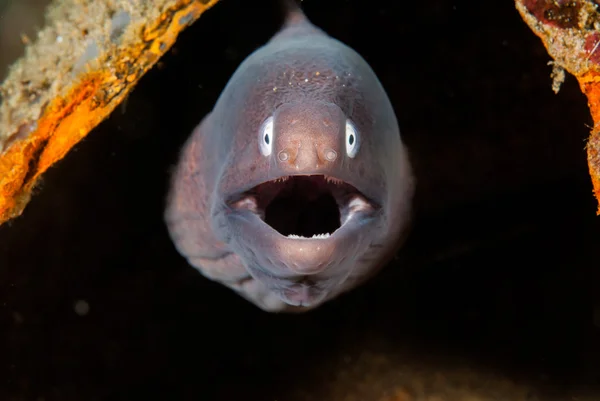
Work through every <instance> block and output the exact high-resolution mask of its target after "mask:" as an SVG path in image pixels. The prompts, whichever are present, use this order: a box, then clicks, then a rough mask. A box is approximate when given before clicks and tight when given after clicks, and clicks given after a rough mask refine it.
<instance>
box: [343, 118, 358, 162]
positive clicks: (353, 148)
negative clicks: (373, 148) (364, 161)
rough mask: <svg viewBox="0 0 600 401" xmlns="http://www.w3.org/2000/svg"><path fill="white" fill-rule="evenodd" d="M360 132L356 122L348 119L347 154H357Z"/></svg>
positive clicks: (351, 155) (349, 155)
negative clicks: (355, 124) (355, 125)
mask: <svg viewBox="0 0 600 401" xmlns="http://www.w3.org/2000/svg"><path fill="white" fill-rule="evenodd" d="M358 147H359V146H358V133H357V132H356V128H355V127H354V124H352V122H350V120H346V154H347V155H348V157H351V158H352V157H354V156H356V152H358Z"/></svg>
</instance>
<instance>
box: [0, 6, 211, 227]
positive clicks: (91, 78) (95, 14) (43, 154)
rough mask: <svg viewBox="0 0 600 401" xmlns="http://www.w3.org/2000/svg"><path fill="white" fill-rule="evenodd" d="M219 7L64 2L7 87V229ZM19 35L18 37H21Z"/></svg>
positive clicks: (2, 173)
mask: <svg viewBox="0 0 600 401" xmlns="http://www.w3.org/2000/svg"><path fill="white" fill-rule="evenodd" d="M216 1H217V0H156V1H151V2H147V1H141V0H106V1H98V0H84V1H81V0H57V1H56V2H54V3H52V4H51V6H50V8H49V11H48V15H47V22H46V24H45V27H44V28H42V29H41V30H40V31H39V32H38V34H37V37H36V38H35V39H33V41H32V43H31V44H30V45H29V46H27V48H26V49H25V55H24V56H23V57H22V58H21V59H19V60H18V61H17V62H16V63H14V64H13V65H12V66H11V68H10V70H9V73H8V76H7V78H6V79H5V80H4V82H3V83H2V84H1V85H0V224H1V223H3V222H4V221H6V220H7V219H9V218H11V217H13V216H15V215H19V214H20V213H21V212H22V211H23V208H24V207H25V205H26V204H27V202H28V201H29V198H30V195H31V190H32V188H33V187H34V185H35V184H36V183H37V179H38V178H39V177H40V175H41V174H43V173H44V172H45V171H46V170H47V169H48V168H49V167H50V166H51V165H52V164H53V163H54V162H56V161H57V160H60V159H61V158H62V157H64V155H65V154H66V153H67V152H68V151H69V150H70V149H71V148H72V146H73V145H75V144H76V143H77V142H78V141H80V140H81V139H82V138H83V137H84V136H85V135H87V134H88V132H89V131H90V130H91V129H92V128H94V127H95V126H96V125H97V124H98V123H100V122H101V121H102V120H103V119H104V118H106V117H107V116H108V114H109V113H110V112H111V111H112V110H113V109H114V108H115V107H116V106H117V105H118V104H119V103H120V102H121V101H122V100H123V99H124V98H125V96H126V95H127V94H128V93H129V91H130V90H131V89H132V88H133V87H134V85H135V84H136V83H137V81H138V80H139V78H140V77H141V76H142V75H143V74H144V73H145V72H146V71H147V70H148V69H149V68H150V67H152V66H153V65H154V64H155V63H156V61H157V60H158V59H159V57H160V56H161V55H162V54H164V52H165V51H167V50H168V49H169V48H170V47H171V46H172V44H173V43H174V41H175V38H176V37H177V35H178V33H179V32H180V31H181V30H182V29H183V28H185V27H186V26H188V25H189V24H191V23H192V22H194V21H195V20H196V19H197V18H198V17H199V16H200V14H201V13H202V12H204V11H205V10H206V9H207V8H208V7H210V6H211V5H213V4H214V3H216ZM15 34H17V33H15Z"/></svg>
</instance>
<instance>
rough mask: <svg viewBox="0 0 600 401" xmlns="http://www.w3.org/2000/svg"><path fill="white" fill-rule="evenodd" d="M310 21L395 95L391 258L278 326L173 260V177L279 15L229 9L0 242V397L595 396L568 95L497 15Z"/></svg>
mask: <svg viewBox="0 0 600 401" xmlns="http://www.w3.org/2000/svg"><path fill="white" fill-rule="evenodd" d="M303 6H304V9H305V12H306V14H307V15H308V16H309V18H310V19H311V20H312V21H313V22H314V23H315V24H316V25H318V26H320V27H322V28H323V29H325V30H326V31H327V32H328V33H329V34H331V35H332V36H334V37H336V38H338V39H340V40H342V41H344V42H345V43H347V44H349V45H350V46H352V47H353V48H354V49H356V50H357V51H358V52H359V53H361V54H362V55H363V56H364V57H365V59H366V60H367V61H368V62H369V63H370V64H371V65H372V67H373V69H374V70H375V72H376V73H377V74H378V75H379V77H380V79H381V81H382V83H383V85H384V87H385V88H386V90H387V91H388V93H389V95H390V97H391V99H392V102H393V104H394V107H395V110H396V113H397V115H398V119H399V121H400V128H401V131H402V134H403V138H404V140H405V142H406V143H407V145H408V146H409V148H410V151H411V158H412V161H413V164H414V167H415V171H416V174H417V178H418V181H419V182H418V193H417V197H416V199H415V205H416V220H415V227H414V230H413V232H412V234H411V236H410V238H409V241H408V243H407V244H406V247H405V249H404V250H403V252H402V253H401V254H400V255H399V259H398V260H397V261H396V262H395V263H394V264H393V265H391V266H389V267H388V268H387V269H385V270H384V272H383V273H382V274H380V275H379V276H378V277H377V278H376V279H374V280H373V281H371V282H369V283H368V284H366V285H364V286H363V287H361V288H360V289H358V290H356V291H353V292H352V293H350V294H348V295H346V296H343V297H341V298H339V299H338V300H336V301H334V302H331V303H329V304H327V305H326V306H324V307H322V308H320V309H319V310H317V311H315V312H313V313H309V314H305V315H291V316H288V315H272V314H266V313H263V312H261V311H260V310H258V309H256V308H255V307H254V306H252V305H250V304H248V303H247V302H246V301H244V300H243V299H241V298H239V297H237V296H236V295H235V294H233V293H232V292H231V291H230V290H228V289H226V288H224V287H221V286H220V285H218V284H215V283H212V282H209V281H208V280H206V279H204V278H203V277H202V276H200V274H198V273H197V272H196V271H195V270H193V269H192V268H191V267H189V266H188V265H187V264H186V262H185V260H184V259H183V258H182V257H181V256H179V255H178V254H177V252H176V251H175V249H174V247H173V245H172V244H171V242H170V241H169V238H168V236H167V233H166V230H165V227H164V225H163V222H162V208H163V201H164V197H165V192H166V187H167V178H168V173H169V169H170V168H171V166H172V164H173V163H174V162H175V160H176V156H177V152H178V150H179V148H180V146H181V145H182V143H183V141H184V140H185V139H186V137H187V135H189V133H190V132H191V130H192V129H193V127H194V126H195V125H196V124H197V123H198V122H199V121H200V119H201V118H202V117H203V116H204V115H205V114H206V113H207V112H209V111H210V109H211V107H212V105H213V104H214V102H215V100H216V98H217V96H218V95H219V93H220V91H221V90H222V88H223V86H224V85H225V83H226V82H227V80H228V78H229V77H230V75H231V74H232V72H233V71H234V69H235V68H236V67H237V65H238V64H239V63H240V62H241V61H242V60H243V58H244V57H246V56H247V55H248V54H249V53H250V52H251V51H252V50H254V49H255V48H256V47H257V46H259V45H261V44H263V43H264V42H265V41H266V40H268V39H269V37H270V36H271V35H272V34H273V33H275V32H276V30H277V28H278V25H279V23H280V22H281V18H280V17H281V16H280V14H279V9H278V7H277V4H276V1H275V0H273V1H271V0H263V1H247V0H222V1H221V2H219V3H218V4H217V5H216V6H215V7H214V8H212V9H211V10H209V11H208V12H207V13H206V14H204V15H203V16H202V17H201V18H200V19H199V20H198V22H197V23H195V24H194V25H193V26H192V27H191V28H189V29H187V30H186V31H185V32H184V33H183V34H182V35H181V36H180V38H179V39H178V41H177V43H176V45H175V47H174V49H172V50H171V51H170V52H169V53H168V54H167V55H166V56H165V57H164V58H163V59H162V60H161V62H160V66H159V67H157V68H154V69H153V70H152V71H150V72H149V73H148V74H147V75H146V76H145V77H144V78H143V79H142V80H141V82H140V83H139V85H138V86H137V88H136V89H135V90H134V92H133V93H132V94H131V95H130V97H129V99H128V100H127V102H126V103H125V104H124V105H122V106H120V107H119V108H118V109H117V110H116V111H115V112H114V113H113V115H112V116H111V117H110V118H109V119H108V120H106V121H105V122H104V123H102V124H101V125H100V126H99V127H98V128H97V129H96V130H94V132H92V133H91V134H90V135H89V136H88V137H87V138H86V139H85V140H83V141H82V142H81V143H80V144H79V145H77V146H76V148H75V149H74V150H73V151H72V152H71V153H70V154H69V155H68V156H67V157H66V158H65V159H64V160H63V161H61V162H60V163H58V164H57V165H56V166H55V167H53V168H52V169H51V170H50V171H49V172H48V173H47V174H46V175H45V177H44V180H43V182H42V184H41V186H40V188H39V189H38V190H37V191H36V196H35V197H34V198H33V200H32V201H31V203H30V204H29V206H28V207H27V209H26V211H25V213H24V215H23V216H21V217H19V218H17V219H15V220H14V221H12V222H10V223H9V224H5V225H4V226H2V227H0V329H1V330H0V333H1V334H0V335H1V337H0V338H1V339H2V340H1V343H0V396H1V398H2V399H16V400H42V399H43V400H62V401H67V400H132V399H144V400H148V399H157V400H158V399H161V400H184V399H185V400H187V399H194V400H267V401H274V400H278V401H287V400H300V399H315V400H346V399H357V400H383V399H384V398H383V397H384V396H385V395H386V394H388V395H389V396H391V395H393V391H394V389H397V388H403V389H405V390H406V391H407V394H410V395H412V396H414V397H416V395H417V394H424V393H429V394H433V393H435V392H436V391H437V392H438V393H436V394H445V395H444V397H445V398H442V399H448V400H450V399H454V398H452V397H454V395H453V394H455V393H453V391H459V390H460V391H463V390H464V391H465V392H466V393H464V394H471V395H473V397H475V395H480V396H481V397H483V395H482V394H487V395H489V396H490V397H492V395H495V396H499V397H500V398H499V399H533V398H526V397H527V396H531V395H532V394H534V393H537V394H538V395H539V396H540V397H541V399H544V400H545V399H551V398H547V397H551V396H561V397H562V396H564V397H567V395H574V394H578V395H582V394H587V395H592V396H593V398H595V397H596V396H597V397H600V391H598V392H596V389H595V388H594V383H598V382H600V345H599V344H600V333H599V331H600V330H599V329H598V326H596V327H595V326H594V315H595V314H594V310H595V308H594V305H596V321H598V320H600V316H598V309H599V308H600V303H599V302H598V299H597V298H596V300H594V294H595V293H597V292H598V288H599V286H598V285H597V284H596V283H597V282H598V279H599V277H598V276H599V275H598V268H597V265H598V259H599V256H598V254H597V251H596V252H594V249H597V248H598V246H597V245H596V244H597V243H598V241H599V240H600V230H599V227H598V221H597V217H596V215H595V212H596V203H595V200H594V199H593V195H592V192H591V191H592V187H591V183H590V179H589V176H588V172H587V165H586V154H585V149H584V147H585V139H586V138H587V135H588V132H589V126H590V125H591V118H590V116H589V112H588V110H587V107H586V100H585V97H584V96H583V95H582V94H581V93H580V91H579V88H578V86H577V82H576V80H575V79H574V78H572V77H570V76H569V77H568V78H567V81H566V83H565V84H564V85H563V87H562V90H561V91H560V93H559V94H558V95H555V94H554V93H553V92H552V90H551V80H550V72H551V67H550V66H548V65H547V62H548V61H549V60H550V58H549V56H548V55H547V54H546V51H545V49H544V48H543V46H542V44H541V42H540V40H539V39H538V38H537V37H535V36H534V34H533V33H532V32H531V31H530V30H529V28H528V27H527V26H526V24H525V23H524V22H523V21H522V20H521V18H520V16H519V14H518V13H517V11H516V9H515V8H514V2H513V1H508V0H503V1H500V0H490V1H466V0H463V1H461V0H456V1H448V0H430V1H396V0H389V1H384V0H382V1H377V2H362V1H358V0H320V1H317V0H305V1H304V3H303ZM233 112H235V111H234V110H232V113H233ZM77 300H85V301H86V302H87V303H88V304H89V306H90V310H89V313H88V314H87V315H86V316H79V315H78V314H76V313H75V311H74V304H75V302H76V301H77ZM461 367H467V368H469V369H470V371H469V372H470V373H469V372H467V373H460V374H459V373H456V372H459V371H460V372H463V371H462V370H459V368H461ZM488 374H489V375H492V374H493V375H496V376H499V377H505V378H506V379H507V380H510V381H514V382H515V383H522V384H525V383H526V384H528V385H530V386H531V391H529V392H528V391H525V392H524V393H518V394H517V392H518V390H516V389H514V390H513V388H512V387H511V385H510V384H507V383H506V382H503V381H502V380H499V381H493V380H488V379H487V375H488ZM440 377H446V378H453V379H448V381H447V382H443V380H442V382H443V383H445V384H440V383H442V382H440V381H439V380H441V379H440ZM436 380H437V381H436ZM423 383H429V384H423ZM436 383H437V384H436ZM419 386H421V387H419ZM436 386H437V387H436ZM419 391H421V393H419ZM523 394H524V395H523ZM346 396H348V397H350V396H353V397H355V398H344V397H346ZM11 397H12V398H11ZM310 397H312V398H310ZM397 397H400V396H397ZM507 397H508V398H507ZM519 397H524V398H519ZM390 399H392V398H390ZM395 399H397V400H404V398H395ZM415 399H416V398H415ZM457 399H458V398H457ZM481 399H488V398H481ZM489 399H493V398H489Z"/></svg>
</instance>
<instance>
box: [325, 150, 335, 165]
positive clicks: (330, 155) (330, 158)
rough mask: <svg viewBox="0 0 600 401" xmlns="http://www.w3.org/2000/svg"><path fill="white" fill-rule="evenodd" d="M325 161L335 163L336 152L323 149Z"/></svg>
mask: <svg viewBox="0 0 600 401" xmlns="http://www.w3.org/2000/svg"><path fill="white" fill-rule="evenodd" d="M325 159H327V160H328V161H330V162H333V161H335V159H337V153H336V151H335V150H333V149H325Z"/></svg>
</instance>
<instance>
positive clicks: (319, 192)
mask: <svg viewBox="0 0 600 401" xmlns="http://www.w3.org/2000/svg"><path fill="white" fill-rule="evenodd" d="M229 206H230V207H231V208H232V209H233V210H235V211H239V212H243V211H247V212H251V213H253V214H254V215H256V216H258V217H259V218H260V220H261V221H262V223H264V224H265V225H266V226H268V227H270V228H271V229H272V230H273V231H275V232H276V233H277V234H279V235H280V236H282V237H287V238H289V239H293V240H325V239H328V238H330V237H334V236H336V235H338V234H339V233H340V232H343V231H344V229H345V228H349V226H352V225H353V224H349V223H352V222H355V221H358V220H359V219H360V218H366V217H368V216H370V215H372V214H374V213H375V212H376V211H377V210H378V207H377V206H376V205H375V204H374V203H373V202H371V201H369V200H368V199H367V198H366V197H365V196H364V195H363V194H362V193H361V192H360V191H359V190H358V189H356V188H355V187H354V186H352V185H350V184H348V183H346V182H344V181H343V180H340V179H338V178H335V177H331V176H326V175H294V176H285V177H279V178H277V179H274V180H271V181H267V182H265V183H262V184H259V185H257V186H255V187H254V188H252V189H250V190H249V191H246V192H244V193H242V194H240V195H239V196H238V197H236V200H235V201H232V202H229Z"/></svg>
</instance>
